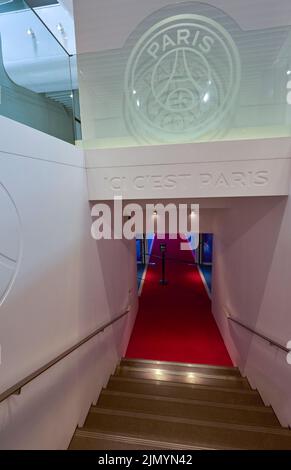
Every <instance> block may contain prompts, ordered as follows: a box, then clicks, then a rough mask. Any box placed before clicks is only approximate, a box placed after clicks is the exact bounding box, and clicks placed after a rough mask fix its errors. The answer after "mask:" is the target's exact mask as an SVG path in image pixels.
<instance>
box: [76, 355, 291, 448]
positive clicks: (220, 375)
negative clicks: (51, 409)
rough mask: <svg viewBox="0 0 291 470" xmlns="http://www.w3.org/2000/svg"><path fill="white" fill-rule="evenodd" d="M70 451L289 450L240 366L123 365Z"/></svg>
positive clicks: (286, 435)
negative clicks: (242, 375)
mask: <svg viewBox="0 0 291 470" xmlns="http://www.w3.org/2000/svg"><path fill="white" fill-rule="evenodd" d="M70 449H76V450H77V449H83V450H89V449H99V450H119V449H126V450H131V449H138V450H144V449H155V450H160V449H170V450H176V449H181V450H184V449H188V450H201V449H207V450H208V449H258V450H260V449H262V450H268V449H291V431H289V430H288V429H284V428H282V427H281V426H280V423H279V421H278V419H277V418H276V416H275V414H274V412H273V410H272V409H271V408H268V407H265V406H264V404H263V402H262V400H261V398H260V395H259V394H258V392H257V391H253V390H251V388H250V386H249V383H248V381H247V380H246V379H245V378H243V377H241V375H240V373H239V370H238V369H237V368H230V367H214V366H206V365H191V364H189V365H188V364H177V363H171V362H159V361H144V360H131V359H123V360H122V361H121V363H120V365H119V366H118V367H117V369H116V371H115V374H114V375H113V376H111V378H110V380H109V383H108V386H107V388H106V389H105V390H103V391H102V393H101V395H100V398H99V401H98V404H97V406H92V407H91V409H90V412H89V414H88V416H87V419H86V422H85V425H84V427H83V428H82V429H77V430H76V432H75V435H74V437H73V439H72V442H71V444H70Z"/></svg>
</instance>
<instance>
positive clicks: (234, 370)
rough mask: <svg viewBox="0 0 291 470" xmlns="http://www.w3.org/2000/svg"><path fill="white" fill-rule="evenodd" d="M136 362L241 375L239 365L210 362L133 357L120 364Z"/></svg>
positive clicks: (153, 366) (130, 364)
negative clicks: (213, 363) (196, 362)
mask: <svg viewBox="0 0 291 470" xmlns="http://www.w3.org/2000/svg"><path fill="white" fill-rule="evenodd" d="M134 364H137V365H140V366H143V367H148V368H150V367H152V368H157V366H162V368H166V369H167V368H169V369H170V370H172V369H174V368H175V369H177V368H178V369H185V371H187V370H188V371H191V369H195V370H198V371H199V370H201V371H202V370H204V371H209V372H210V371H212V370H213V371H216V372H217V373H219V375H220V373H223V372H225V373H226V375H228V374H232V375H233V376H240V372H239V369H238V368H237V367H227V366H215V365H210V364H194V363H193V364H191V363H184V362H169V361H157V360H149V359H133V358H124V359H122V360H121V362H120V365H125V366H129V367H132V366H134Z"/></svg>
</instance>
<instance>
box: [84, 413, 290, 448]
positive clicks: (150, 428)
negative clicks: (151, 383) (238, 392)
mask: <svg viewBox="0 0 291 470" xmlns="http://www.w3.org/2000/svg"><path fill="white" fill-rule="evenodd" d="M85 427H86V428H89V429H91V430H93V431H98V432H103V431H106V432H112V431H114V432H121V433H124V434H125V433H126V434H127V435H134V436H137V437H142V438H144V437H145V438H147V439H152V440H167V441H171V442H172V441H173V442H176V443H182V444H184V445H187V444H191V445H195V446H200V445H202V446H204V445H206V446H209V447H213V448H219V447H220V448H225V449H228V448H234V449H253V450H260V449H261V450H276V449H277V450H280V449H281V450H285V449H286V450H287V449H291V433H290V431H289V430H285V429H277V428H271V427H265V426H249V425H245V424H233V423H224V422H215V423H214V422H212V421H206V420H201V419H199V420H198V419H189V418H180V417H174V416H161V415H158V414H149V413H142V412H128V411H120V410H110V409H106V408H98V409H91V412H90V413H89V415H88V418H87V420H86V422H85Z"/></svg>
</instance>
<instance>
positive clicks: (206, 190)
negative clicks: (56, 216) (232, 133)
mask: <svg viewBox="0 0 291 470" xmlns="http://www.w3.org/2000/svg"><path fill="white" fill-rule="evenodd" d="M85 153H86V165H87V168H88V183H89V198H90V199H91V200H96V199H101V200H102V199H104V200H106V199H113V197H114V196H122V197H123V199H149V198H157V199H160V198H167V199H174V198H177V197H181V198H185V197H188V198H210V197H238V196H239V197H241V196H244V197H245V196H282V195H287V194H288V188H289V175H290V157H291V139H290V138H282V139H258V140H238V141H232V142H207V143H206V142H204V143H192V144H180V145H158V146H148V147H131V148H119V149H96V150H86V151H85Z"/></svg>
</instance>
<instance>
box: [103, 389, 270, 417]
mask: <svg viewBox="0 0 291 470" xmlns="http://www.w3.org/2000/svg"><path fill="white" fill-rule="evenodd" d="M103 394H104V395H112V396H116V397H118V396H121V395H122V396H124V397H128V398H141V399H144V400H152V401H166V402H169V403H181V404H188V405H190V406H191V405H205V406H210V407H213V408H225V409H234V410H242V411H243V410H246V411H257V412H260V413H263V414H273V410H272V408H270V407H267V406H264V405H243V404H233V403H223V402H213V401H207V400H196V399H195V398H193V399H189V398H173V397H164V396H157V395H150V394H142V393H130V392H122V391H121V392H120V391H114V390H109V389H104V390H103V391H102V395H103ZM97 407H98V405H96V406H95V407H94V408H97Z"/></svg>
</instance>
